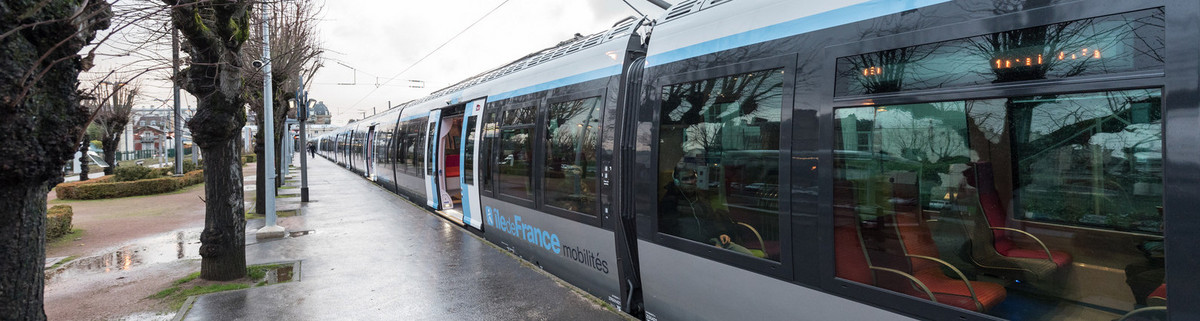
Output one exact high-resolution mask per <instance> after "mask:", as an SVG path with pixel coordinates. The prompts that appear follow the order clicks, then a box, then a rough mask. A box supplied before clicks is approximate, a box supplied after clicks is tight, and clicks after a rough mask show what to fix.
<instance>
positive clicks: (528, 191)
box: [498, 106, 537, 200]
mask: <svg viewBox="0 0 1200 321" xmlns="http://www.w3.org/2000/svg"><path fill="white" fill-rule="evenodd" d="M536 115H537V108H536V107H534V106H529V107H524V108H515V109H509V110H505V111H504V125H503V127H501V128H500V156H501V157H502V158H501V159H500V160H499V164H498V165H499V167H500V193H501V194H504V195H508V196H513V197H518V198H521V199H527V200H532V199H533V171H532V167H533V142H534V141H533V139H534V138H533V135H534V128H533V121H534V119H535V118H536Z"/></svg>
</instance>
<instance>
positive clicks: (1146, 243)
mask: <svg viewBox="0 0 1200 321" xmlns="http://www.w3.org/2000/svg"><path fill="white" fill-rule="evenodd" d="M1160 95H1161V94H1160V91H1159V90H1157V89H1141V90H1123V91H1108V92H1093V93H1080V94H1061V95H1041V96H1033V97H1010V98H999V99H982V100H966V101H948V102H935V103H919V104H909V105H895V106H868V107H849V108H840V109H835V111H834V117H835V122H834V127H835V128H834V133H835V134H834V136H835V147H834V148H835V151H834V165H835V166H834V193H833V197H834V207H833V208H834V217H835V220H834V222H835V224H834V228H835V232H834V233H835V238H834V243H835V252H836V253H837V255H836V258H837V259H836V263H835V264H836V267H837V268H836V271H837V275H838V277H840V278H843V279H847V280H851V281H855V282H860V283H865V284H868V285H873V286H878V287H883V288H886V289H889V290H892V291H895V292H900V293H903V294H907V295H911V296H915V297H919V298H923V299H930V300H934V301H936V302H938V303H942V304H946V305H950V306H954V307H958V308H962V309H967V310H974V311H980V312H985V313H988V314H991V315H994V316H998V317H1002V318H1007V319H1020V320H1057V319H1068V318H1077V319H1086V320H1112V319H1118V318H1120V317H1121V316H1122V315H1123V314H1125V313H1127V312H1129V311H1131V310H1134V309H1136V308H1139V307H1142V306H1145V305H1146V304H1154V302H1156V301H1155V299H1154V298H1155V295H1156V294H1155V293H1156V292H1155V291H1159V290H1162V289H1165V283H1164V282H1165V277H1164V275H1165V273H1164V272H1165V270H1164V266H1163V262H1164V252H1163V248H1162V244H1163V238H1162V228H1163V220H1162V195H1163V185H1162V182H1163V170H1162V155H1163V153H1162V147H1163V131H1162V129H1163V128H1162V124H1163V118H1162V105H1161V96H1160ZM1164 297H1165V296H1164Z"/></svg>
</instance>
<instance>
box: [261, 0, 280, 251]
mask: <svg viewBox="0 0 1200 321" xmlns="http://www.w3.org/2000/svg"><path fill="white" fill-rule="evenodd" d="M262 19H263V26H262V36H263V57H262V72H263V119H264V121H263V129H262V130H263V135H262V137H263V154H264V155H263V156H264V157H263V158H262V159H260V160H259V161H258V163H259V165H260V166H262V165H265V166H267V167H266V170H265V171H264V173H266V175H265V176H266V180H267V182H266V184H263V186H266V187H267V188H269V189H271V190H269V191H264V192H263V195H264V196H265V197H266V200H265V201H264V202H263V203H265V206H263V207H264V211H265V212H266V213H263V214H265V215H266V217H267V218H266V223H265V224H263V227H262V228H261V229H258V231H257V232H255V237H257V238H259V239H268V238H280V237H283V235H284V232H286V230H285V229H284V228H283V227H282V226H279V225H278V224H276V222H275V219H276V217H275V190H276V187H275V168H274V167H275V121H274V119H275V116H274V113H275V110H274V109H275V107H274V106H272V100H273V99H274V98H273V97H272V90H271V17H270V10H268V9H267V4H266V2H263V4H262Z"/></svg>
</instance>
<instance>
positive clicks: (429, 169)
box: [425, 124, 437, 176]
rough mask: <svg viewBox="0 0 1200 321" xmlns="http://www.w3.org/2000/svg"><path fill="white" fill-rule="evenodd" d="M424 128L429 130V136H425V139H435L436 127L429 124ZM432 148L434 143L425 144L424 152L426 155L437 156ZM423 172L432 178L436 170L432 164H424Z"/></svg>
mask: <svg viewBox="0 0 1200 321" xmlns="http://www.w3.org/2000/svg"><path fill="white" fill-rule="evenodd" d="M426 127H427V128H428V129H429V134H428V136H425V137H426V138H431V137H437V132H436V131H437V126H435V125H433V124H429V125H428V126H426ZM433 148H434V143H431V142H426V143H425V152H426V153H428V154H427V155H437V154H435V153H436V152H435V151H434V150H433ZM425 170H426V171H425V175H429V176H433V175H434V172H435V171H436V170H437V166H434V165H433V164H425Z"/></svg>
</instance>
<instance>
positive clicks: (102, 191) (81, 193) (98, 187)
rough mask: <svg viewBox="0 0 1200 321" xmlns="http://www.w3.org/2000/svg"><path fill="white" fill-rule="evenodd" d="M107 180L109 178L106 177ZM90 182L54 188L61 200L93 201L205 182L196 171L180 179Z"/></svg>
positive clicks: (153, 192)
mask: <svg viewBox="0 0 1200 321" xmlns="http://www.w3.org/2000/svg"><path fill="white" fill-rule="evenodd" d="M105 177H106V178H107V177H108V176H105ZM107 181H108V180H104V181H99V182H97V181H95V180H94V181H88V182H82V184H75V183H68V184H59V185H58V187H56V188H54V192H55V193H57V194H58V198H59V199H68V200H93V199H103V198H118V197H129V196H138V195H151V194H159V193H166V192H171V191H175V190H178V189H180V188H184V187H187V186H190V185H195V184H199V183H203V182H204V171H203V170H195V171H191V172H188V173H187V174H184V175H183V176H180V177H163V178H154V179H143V180H136V181H130V182H112V183H109V182H107Z"/></svg>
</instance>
